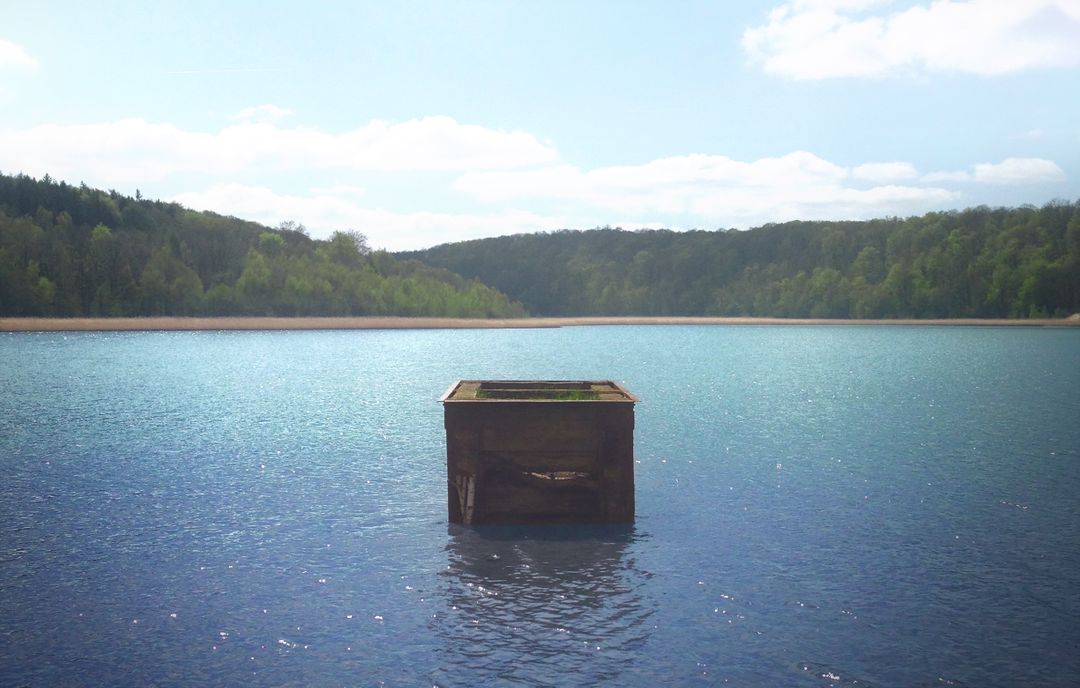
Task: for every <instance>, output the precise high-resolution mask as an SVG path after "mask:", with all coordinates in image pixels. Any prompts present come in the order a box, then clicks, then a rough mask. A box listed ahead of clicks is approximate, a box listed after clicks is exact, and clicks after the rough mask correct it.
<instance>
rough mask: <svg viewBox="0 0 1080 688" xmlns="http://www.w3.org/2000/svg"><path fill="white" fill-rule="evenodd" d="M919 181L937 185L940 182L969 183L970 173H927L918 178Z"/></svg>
mask: <svg viewBox="0 0 1080 688" xmlns="http://www.w3.org/2000/svg"><path fill="white" fill-rule="evenodd" d="M920 181H923V182H926V183H928V184H939V183H941V182H970V181H971V173H970V172H965V171H963V170H953V171H944V172H929V173H927V174H924V175H923V176H922V177H920Z"/></svg>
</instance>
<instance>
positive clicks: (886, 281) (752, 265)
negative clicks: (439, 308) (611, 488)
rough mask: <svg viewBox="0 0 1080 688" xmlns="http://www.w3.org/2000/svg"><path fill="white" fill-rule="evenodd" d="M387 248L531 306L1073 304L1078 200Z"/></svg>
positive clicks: (1016, 308)
mask: <svg viewBox="0 0 1080 688" xmlns="http://www.w3.org/2000/svg"><path fill="white" fill-rule="evenodd" d="M398 255H399V256H400V257H402V258H409V259H418V260H421V261H423V262H425V263H427V264H429V265H432V266H436V267H440V268H445V269H447V270H450V271H452V272H454V273H457V274H459V275H462V276H463V277H466V278H470V279H477V280H480V281H481V282H483V283H484V284H487V285H489V286H491V287H493V288H495V289H498V290H500V291H501V292H502V293H504V294H506V295H507V296H508V297H509V298H511V299H513V300H514V301H518V302H520V303H522V304H523V305H524V306H525V308H527V309H528V310H529V312H530V313H532V314H533V315H544V316H569V315H656V316H663V315H685V316H695V315H718V316H772V317H792V318H794V317H799V318H803V317H810V318H857V319H864V318H976V317H977V318H1033V317H1064V316H1068V315H1071V314H1073V313H1077V312H1080V201H1078V202H1076V203H1066V202H1060V201H1058V202H1051V203H1048V204H1046V205H1044V206H1042V207H1041V208H1036V207H1032V206H1024V207H1019V208H988V207H977V208H970V209H967V210H961V211H951V212H933V213H927V214H925V215H922V216H917V217H909V218H896V217H893V218H885V219H878V220H868V221H853V222H786V223H783V224H769V225H765V226H762V227H758V228H755V229H750V230H746V231H734V230H726V231H725V230H720V231H689V232H673V231H667V230H641V231H634V232H631V231H623V230H620V229H611V228H602V229H594V230H587V231H558V232H553V233H546V234H522V235H515V236H505V237H499V238H494V239H479V240H474V241H467V242H461V243H453V244H444V245H440V246H436V247H433V248H430V249H427V250H424V251H415V252H406V253H401V254H398Z"/></svg>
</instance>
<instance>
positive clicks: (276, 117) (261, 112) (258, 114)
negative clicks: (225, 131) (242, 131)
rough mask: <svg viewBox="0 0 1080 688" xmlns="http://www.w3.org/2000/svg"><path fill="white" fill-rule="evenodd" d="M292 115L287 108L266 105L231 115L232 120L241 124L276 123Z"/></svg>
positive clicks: (245, 109)
mask: <svg viewBox="0 0 1080 688" xmlns="http://www.w3.org/2000/svg"><path fill="white" fill-rule="evenodd" d="M293 114H294V113H293V111H292V110H289V109H288V108H283V107H278V106H277V105H271V104H269V103H267V104H265V105H256V106H254V107H249V108H244V109H243V110H241V111H240V112H238V113H236V114H235V115H233V116H232V119H234V120H239V121H241V122H277V121H280V120H283V119H285V118H286V117H291V116H292V115H293Z"/></svg>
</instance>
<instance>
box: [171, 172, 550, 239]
mask: <svg viewBox="0 0 1080 688" xmlns="http://www.w3.org/2000/svg"><path fill="white" fill-rule="evenodd" d="M169 200H172V201H176V202H177V203H181V204H183V205H185V206H187V207H189V208H193V209H196V210H213V211H215V212H218V213H221V214H225V215H234V216H237V217H242V218H244V219H247V220H254V221H256V222H261V223H263V224H266V225H270V226H277V225H278V224H280V223H281V222H284V221H286V220H295V221H296V222H300V223H302V224H303V225H305V226H306V227H307V228H308V230H309V231H310V233H311V235H312V236H313V237H315V238H325V237H328V236H329V235H330V234H331V233H332V232H334V231H335V230H343V229H354V230H357V231H360V232H363V233H364V234H366V235H367V236H368V239H369V242H370V243H371V245H372V246H374V247H376V248H385V249H388V250H393V251H396V250H406V249H416V248H423V247H427V246H433V245H435V244H440V243H445V242H450V241H464V240H466V239H476V238H480V237H486V236H497V235H502V234H514V233H519V232H536V231H541V230H550V229H557V228H561V227H566V226H567V224H566V222H565V220H564V219H563V218H559V217H548V216H542V215H538V214H535V213H531V212H527V211H520V210H501V211H498V212H495V213H492V214H449V213H433V212H425V211H420V212H408V213H398V212H393V211H388V210H384V209H381V208H369V207H365V206H362V205H359V204H358V203H356V202H355V200H353V199H351V198H348V197H347V195H344V196H343V195H335V194H329V193H321V192H313V193H312V195H306V196H300V195H293V194H283V193H278V192H276V191H273V190H271V189H268V188H266V187H262V186H247V185H243V184H223V185H219V186H215V187H213V188H210V189H208V190H206V191H201V192H188V193H182V194H177V195H175V196H173V197H172V198H170V199H169Z"/></svg>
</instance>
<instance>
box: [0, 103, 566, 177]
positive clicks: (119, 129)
mask: <svg viewBox="0 0 1080 688" xmlns="http://www.w3.org/2000/svg"><path fill="white" fill-rule="evenodd" d="M556 157H557V153H556V151H555V150H554V149H553V148H551V147H550V146H547V145H544V144H542V143H540V142H539V141H538V140H537V139H536V138H535V137H534V136H532V135H531V134H527V133H523V132H508V131H503V130H498V129H489V128H486V127H482V126H478V125H473V124H461V123H459V122H457V121H455V120H454V119H452V118H450V117H442V116H439V117H425V118H423V119H412V120H409V121H406V122H400V123H389V122H384V121H379V120H375V121H372V122H370V123H368V124H367V125H365V126H363V127H360V128H358V129H353V130H351V131H346V132H342V133H327V132H323V131H319V130H317V129H311V128H306V127H292V128H282V127H278V126H276V125H274V124H272V123H269V122H241V123H238V124H235V125H233V126H229V127H226V128H224V129H221V130H220V131H217V132H213V133H204V132H196V131H187V130H184V129H180V128H179V127H176V126H174V125H172V124H168V123H154V122H147V121H145V120H143V119H137V118H133V119H122V120H117V121H115V122H106V123H100V124H81V125H60V124H43V125H39V126H36V127H32V128H29V129H19V130H0V169H5V170H12V171H22V172H26V173H28V174H34V175H43V174H45V173H48V174H51V175H53V176H54V177H58V178H62V179H81V180H85V181H86V182H87V183H97V184H102V185H106V186H113V185H117V184H121V183H129V182H130V183H134V182H143V183H146V182H151V181H158V180H161V179H164V178H165V177H168V176H169V175H173V174H178V173H184V172H192V173H198V174H217V175H233V176H236V175H239V174H241V173H245V172H249V173H253V172H258V171H262V170H297V169H309V170H328V169H331V170H332V169H338V170H362V171H372V170H375V171H421V170H423V171H432V170H435V171H461V170H470V169H501V168H506V167H517V166H521V165H531V164H538V163H547V162H551V161H553V160H554V159H555V158H556Z"/></svg>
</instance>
